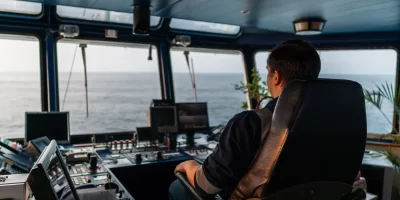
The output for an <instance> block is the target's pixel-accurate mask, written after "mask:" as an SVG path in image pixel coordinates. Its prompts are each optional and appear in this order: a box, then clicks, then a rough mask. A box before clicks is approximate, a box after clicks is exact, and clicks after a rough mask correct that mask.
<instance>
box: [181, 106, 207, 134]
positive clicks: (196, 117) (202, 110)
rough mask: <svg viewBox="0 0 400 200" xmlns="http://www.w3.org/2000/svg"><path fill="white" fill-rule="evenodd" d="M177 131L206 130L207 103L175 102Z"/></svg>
mask: <svg viewBox="0 0 400 200" xmlns="http://www.w3.org/2000/svg"><path fill="white" fill-rule="evenodd" d="M176 106H177V110H178V120H179V132H193V131H196V132H208V131H210V124H209V120H208V109H207V103H177V104H176Z"/></svg>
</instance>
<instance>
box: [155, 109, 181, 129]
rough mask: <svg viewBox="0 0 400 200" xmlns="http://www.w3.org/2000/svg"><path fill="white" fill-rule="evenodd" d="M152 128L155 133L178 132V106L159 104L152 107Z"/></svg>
mask: <svg viewBox="0 0 400 200" xmlns="http://www.w3.org/2000/svg"><path fill="white" fill-rule="evenodd" d="M150 123H151V129H152V131H153V132H155V133H176V132H178V120H177V111H176V106H157V107H151V108H150Z"/></svg>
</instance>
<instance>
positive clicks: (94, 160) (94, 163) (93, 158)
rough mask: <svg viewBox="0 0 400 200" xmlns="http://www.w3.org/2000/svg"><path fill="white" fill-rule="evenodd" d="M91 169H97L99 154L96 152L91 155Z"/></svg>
mask: <svg viewBox="0 0 400 200" xmlns="http://www.w3.org/2000/svg"><path fill="white" fill-rule="evenodd" d="M89 169H90V170H92V171H96V170H97V156H96V155H95V154H92V155H91V156H90V167H89Z"/></svg>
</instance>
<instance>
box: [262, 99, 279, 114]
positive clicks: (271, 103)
mask: <svg viewBox="0 0 400 200" xmlns="http://www.w3.org/2000/svg"><path fill="white" fill-rule="evenodd" d="M278 98H279V97H276V98H273V99H272V100H271V101H269V102H268V103H267V105H266V106H265V108H268V109H269V110H270V111H271V112H272V113H273V112H274V110H275V106H276V103H277V102H278Z"/></svg>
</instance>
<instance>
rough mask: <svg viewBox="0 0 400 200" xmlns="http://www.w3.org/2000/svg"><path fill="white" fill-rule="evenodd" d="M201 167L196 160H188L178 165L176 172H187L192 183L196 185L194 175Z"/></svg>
mask: <svg viewBox="0 0 400 200" xmlns="http://www.w3.org/2000/svg"><path fill="white" fill-rule="evenodd" d="M199 167H200V165H199V164H198V163H197V162H196V161H194V160H188V161H185V162H183V163H181V164H179V165H178V166H176V168H175V171H174V173H175V174H176V173H177V172H181V173H184V174H186V176H187V178H188V180H189V182H190V184H192V186H193V187H194V175H195V174H196V170H197V169H198V168H199Z"/></svg>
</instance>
